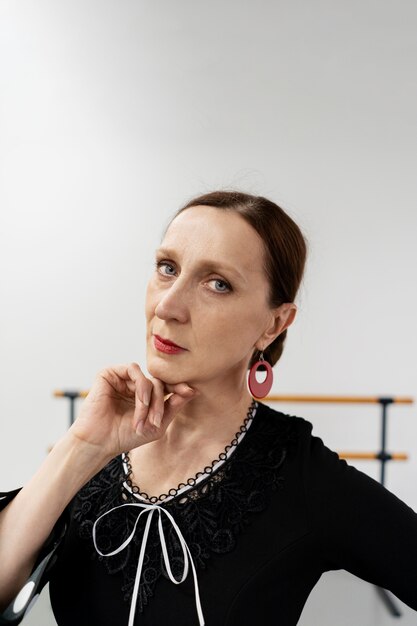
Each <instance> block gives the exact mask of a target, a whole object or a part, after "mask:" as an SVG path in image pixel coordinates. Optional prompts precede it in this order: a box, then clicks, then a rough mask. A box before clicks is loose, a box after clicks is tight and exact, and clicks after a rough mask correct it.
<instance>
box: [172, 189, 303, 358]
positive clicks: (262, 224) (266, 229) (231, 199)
mask: <svg viewBox="0 0 417 626" xmlns="http://www.w3.org/2000/svg"><path fill="white" fill-rule="evenodd" d="M200 205H203V206H210V207H215V208H217V209H226V210H229V211H230V210H231V211H235V212H236V213H238V214H239V215H241V216H242V217H243V219H245V220H246V221H247V222H248V224H250V225H251V226H252V227H253V228H254V229H255V230H256V232H257V233H258V234H259V235H260V237H261V238H262V240H263V242H264V245H265V265H264V267H265V273H266V276H267V277H268V280H269V284H270V292H269V299H268V300H269V306H270V307H271V308H276V307H278V306H280V304H283V303H284V302H293V301H294V299H295V296H296V294H297V291H298V288H299V286H300V283H301V280H302V278H303V274H304V268H305V262H306V257H307V245H308V244H307V240H306V238H305V236H304V235H303V233H302V232H301V230H300V228H299V227H298V226H297V224H296V223H295V222H294V221H293V220H292V219H291V217H290V216H289V215H288V214H287V213H286V212H285V211H284V210H283V209H282V208H281V207H280V206H278V205H277V204H275V203H274V202H271V200H267V199H266V198H263V197H262V196H253V195H250V194H247V193H242V192H239V191H212V192H210V193H206V194H204V195H202V196H198V197H196V198H193V199H192V200H190V201H189V202H187V204H186V205H184V206H183V207H181V208H180V209H178V211H177V212H176V213H175V214H174V216H173V217H172V218H171V220H170V222H169V224H168V226H167V228H166V229H165V232H166V231H167V230H168V227H169V225H170V224H171V222H172V221H173V220H174V219H175V218H176V217H177V215H179V214H180V213H182V212H183V211H185V210H186V209H189V208H191V207H193V206H200ZM286 336H287V329H285V330H284V331H283V332H282V333H281V334H280V335H278V337H277V338H276V339H275V340H274V341H273V342H272V343H271V344H270V345H269V346H268V347H267V348H266V349H265V350H264V358H265V359H266V360H267V361H268V362H269V363H270V364H271V365H275V363H276V362H277V361H278V360H279V358H280V357H281V355H282V351H283V349H284V342H285V338H286ZM258 357H259V353H258V352H257V351H256V350H255V351H254V354H253V355H252V357H251V360H250V362H249V367H251V365H252V364H253V363H255V362H256V361H257V360H258Z"/></svg>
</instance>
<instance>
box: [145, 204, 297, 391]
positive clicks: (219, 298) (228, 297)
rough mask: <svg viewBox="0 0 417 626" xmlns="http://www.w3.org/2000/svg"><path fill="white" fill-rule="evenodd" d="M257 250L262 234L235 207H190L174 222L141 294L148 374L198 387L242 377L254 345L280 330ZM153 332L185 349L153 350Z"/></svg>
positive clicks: (260, 249) (266, 341) (267, 341)
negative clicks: (144, 315)
mask: <svg viewBox="0 0 417 626" xmlns="http://www.w3.org/2000/svg"><path fill="white" fill-rule="evenodd" d="M263 254H264V248H263V242H262V239H261V238H260V237H259V235H258V234H257V232H256V231H255V230H254V229H253V228H252V227H251V226H250V225H249V224H248V223H247V222H246V221H245V220H244V219H243V218H242V217H240V216H239V215H238V214H236V213H234V212H231V211H230V212H229V211H225V210H219V209H216V208H214V207H206V206H196V207H191V208H189V209H186V210H185V211H183V212H182V213H180V215H178V216H177V217H176V218H175V219H174V220H173V222H172V223H171V224H170V226H169V228H168V230H167V232H166V235H165V238H164V240H163V241H162V243H161V245H160V247H159V248H158V249H157V251H156V256H155V260H156V262H157V263H158V267H156V269H155V271H154V272H153V274H152V276H151V278H150V280H149V283H148V286H147V292H146V323H147V335H146V342H147V368H148V371H149V373H150V374H151V376H153V377H155V378H159V379H161V380H163V381H165V382H166V383H169V384H175V383H178V382H187V383H189V384H190V385H191V386H195V387H197V388H198V387H199V386H201V385H204V383H211V382H213V383H215V384H220V385H222V386H226V387H227V386H228V385H229V384H230V385H234V384H236V383H239V382H240V383H241V382H242V380H243V377H244V376H245V375H246V372H247V367H248V363H249V359H250V357H251V355H252V353H253V350H254V348H255V344H257V345H258V346H259V347H266V346H267V345H269V344H270V343H271V342H272V340H273V339H274V338H275V337H276V336H277V335H278V334H279V331H278V332H276V331H277V326H276V312H277V309H275V310H271V309H270V308H269V306H268V303H267V297H268V290H269V284H268V281H267V278H266V275H265V272H264V269H263ZM284 306H285V305H284ZM292 306H293V307H294V308H295V305H292ZM281 323H282V322H281ZM288 325H289V324H288ZM265 333H266V334H265ZM268 333H269V334H268ZM155 334H156V335H158V336H160V337H162V338H163V339H168V340H170V341H172V342H174V343H176V344H177V345H179V346H181V347H183V348H185V350H181V351H180V352H179V353H177V354H168V353H166V352H162V351H160V350H158V349H157V348H156V347H155V344H154V335H155Z"/></svg>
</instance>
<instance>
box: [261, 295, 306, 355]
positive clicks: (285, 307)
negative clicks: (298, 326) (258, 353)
mask: <svg viewBox="0 0 417 626" xmlns="http://www.w3.org/2000/svg"><path fill="white" fill-rule="evenodd" d="M296 313H297V305H296V304H294V302H284V303H283V304H281V305H280V306H279V307H277V308H276V309H272V311H271V323H270V325H269V326H268V328H267V330H266V331H265V332H264V333H263V334H262V336H261V337H260V338H259V340H258V341H259V343H261V342H262V346H261V347H260V348H258V349H259V350H262V349H265V348H267V347H268V346H269V345H270V344H271V343H272V342H273V341H274V340H275V339H276V338H277V337H278V335H280V334H281V333H282V332H284V330H286V329H287V328H288V326H291V324H292V323H293V321H294V319H295V316H296Z"/></svg>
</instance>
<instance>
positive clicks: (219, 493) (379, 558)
mask: <svg viewBox="0 0 417 626" xmlns="http://www.w3.org/2000/svg"><path fill="white" fill-rule="evenodd" d="M312 428H313V426H312V424H311V422H309V421H307V420H305V419H303V418H301V417H296V416H291V415H286V414H284V413H281V412H279V411H275V410H273V409H271V408H270V407H268V406H267V405H265V404H263V403H262V402H258V408H257V411H256V414H255V417H254V419H253V423H252V424H251V426H250V428H249V430H248V432H247V433H246V435H245V436H244V437H243V439H242V440H241V442H240V443H239V445H238V446H237V448H236V449H235V451H234V452H233V454H232V455H231V456H230V457H229V458H227V460H225V461H224V463H223V465H221V466H220V467H219V468H218V469H217V470H216V471H214V472H212V473H211V474H208V475H207V477H206V478H205V479H204V480H202V481H201V482H199V483H198V484H197V485H195V486H194V487H190V489H189V490H188V491H186V492H185V493H182V494H180V495H178V496H176V497H174V498H173V499H171V500H169V501H166V502H162V503H159V506H160V507H161V508H162V509H164V511H162V513H161V515H160V518H161V524H162V530H163V531H164V537H165V539H166V546H167V553H168V557H169V563H170V567H171V568H172V574H173V576H175V578H176V579H177V580H180V579H181V577H182V574H183V566H184V557H183V550H182V547H181V544H180V541H179V539H178V535H177V534H176V531H175V529H174V525H173V523H172V522H171V519H173V520H175V522H176V524H177V525H178V528H179V529H180V531H181V533H182V535H183V538H184V540H185V542H186V544H187V546H188V549H189V550H190V553H191V556H192V559H193V563H194V564H195V568H196V576H197V579H198V590H199V596H200V600H201V608H202V613H203V615H204V620H205V624H206V626H253V624H258V623H260V624H263V626H268V625H270V626H272V625H273V624H276V623H277V619H278V620H279V624H280V626H294V625H295V624H297V622H298V619H299V617H300V614H301V611H302V609H303V607H304V604H305V602H306V600H307V598H308V596H309V594H310V592H311V590H312V589H313V587H314V586H315V584H316V583H317V581H318V580H319V578H320V576H321V574H322V573H323V572H326V571H329V570H338V569H345V570H347V571H348V572H351V573H352V574H354V575H356V576H358V577H359V578H362V579H363V580H365V581H368V582H370V583H374V584H376V585H379V586H380V587H383V588H385V589H388V590H390V591H391V592H393V593H394V594H395V595H396V596H397V597H398V598H399V599H400V600H402V601H403V602H404V603H405V604H407V605H408V606H409V607H411V608H413V609H415V610H416V611H417V514H416V512H414V511H413V509H411V508H410V507H409V506H407V504H405V503H404V502H403V501H401V500H400V499H399V498H397V497H396V496H395V495H394V494H393V493H391V492H390V491H389V490H388V489H386V488H385V487H383V486H382V485H380V484H379V483H378V482H377V481H375V480H374V479H372V478H370V477H369V476H367V475H366V474H364V473H363V472H360V471H359V470H357V469H356V468H355V467H353V466H351V465H349V464H348V463H347V462H346V461H345V460H343V459H340V458H339V456H338V455H337V453H336V452H334V451H332V450H330V449H329V448H327V447H326V446H325V445H324V443H323V441H322V439H321V438H320V437H316V436H313V435H312ZM125 479H126V475H125V471H124V468H123V463H122V457H121V456H120V457H116V458H115V459H113V460H112V461H111V462H110V463H109V464H108V465H107V466H106V467H105V468H104V469H102V470H101V471H100V472H99V473H98V474H97V475H96V476H95V477H94V478H92V479H91V480H90V481H89V482H88V483H87V484H86V485H85V486H84V487H83V489H81V491H80V492H79V493H78V494H77V496H76V497H75V498H74V500H73V501H72V502H71V503H70V505H69V506H68V507H67V510H66V511H65V512H64V514H63V516H62V517H61V518H60V520H59V521H58V523H57V525H56V526H55V528H54V531H53V533H52V534H51V537H50V538H49V540H48V542H47V544H46V545H45V547H44V549H43V550H42V552H41V554H40V556H39V559H38V561H37V564H36V567H37V569H36V567H35V570H34V573H33V576H32V578H33V580H34V583H35V584H34V585H32V586H31V587H30V588H28V591H30V594H29V595H28V598H27V601H26V603H25V604H24V606H23V604H22V605H21V606H19V605H18V604H17V605H16V606H15V612H13V610H12V607H13V603H12V604H11V605H10V607H9V609H8V611H6V612H5V613H4V614H3V616H2V619H3V622H2V621H1V619H0V623H10V624H11V623H13V624H17V623H19V621H20V620H21V618H22V616H23V615H24V613H25V611H26V608H27V606H28V602H29V601H30V598H31V597H32V596H33V595H34V594H35V593H37V591H39V589H40V588H42V586H44V584H45V583H46V582H47V581H48V580H49V581H50V594H51V602H52V607H53V610H54V614H55V617H56V620H57V623H58V624H59V626H74V625H75V624H77V626H114V625H115V624H117V625H122V626H123V625H126V626H127V625H128V621H129V610H130V606H131V601H132V591H133V587H134V581H135V576H136V574H137V568H138V559H139V556H140V548H141V543H142V540H143V538H144V533H145V526H146V523H147V519H149V516H150V511H149V506H150V505H144V506H142V508H141V507H138V506H122V507H121V505H127V504H136V505H138V502H139V501H138V499H137V498H135V496H134V495H133V494H131V493H129V491H127V489H126V488H125V487H124V481H125ZM15 493H16V492H10V493H9V494H8V495H7V496H6V497H5V498H4V499H3V501H2V502H1V501H0V504H1V503H3V504H6V503H7V502H8V501H10V499H11V498H12V497H13V496H14V495H15ZM114 507H120V508H115V510H113V511H111V512H110V513H109V514H108V515H107V516H104V517H103V518H102V519H101V520H100V521H99V522H98V523H97V525H96V528H95V530H96V546H97V548H98V550H99V551H100V552H102V553H103V554H109V553H111V552H116V551H117V549H118V548H119V546H120V545H121V544H123V543H124V541H125V540H126V539H127V538H128V537H129V536H130V535H131V534H132V535H133V536H132V539H131V541H130V543H128V545H127V546H126V547H125V548H124V549H122V550H121V551H120V552H119V553H117V554H114V555H113V556H100V555H99V554H98V551H97V550H96V547H95V546H94V542H93V538H92V530H93V525H94V523H95V522H96V520H97V519H98V518H99V517H100V516H101V515H103V514H104V513H106V512H108V511H110V510H111V509H113V508H114ZM145 508H146V509H147V510H146V511H145ZM143 511H145V513H143V515H142V516H141V517H140V518H139V521H138V522H137V519H138V515H139V513H141V512H143ZM167 513H170V515H171V516H172V517H171V518H170V517H169V516H168V514H167ZM158 518H159V510H158V509H155V510H154V511H153V517H152V519H151V520H150V527H149V536H148V539H147V545H146V549H145V552H144V555H143V556H144V560H143V567H142V571H141V578H140V584H139V587H138V593H137V594H136V595H135V597H137V604H136V612H135V621H134V623H135V625H136V624H137V625H140V626H155V625H156V624H158V625H162V624H163V625H164V626H178V625H179V624H181V626H198V625H199V623H203V622H199V617H198V614H197V605H196V602H197V600H196V587H195V581H194V577H193V571H192V566H191V564H190V566H189V571H188V576H187V577H186V579H185V580H184V582H182V583H181V584H173V582H172V581H171V580H170V578H169V575H168V573H167V570H166V566H165V561H164V557H163V552H162V549H161V539H160V535H159V530H158ZM136 522H137V526H136V530H134V527H135V523H136ZM133 531H134V532H133ZM32 587H33V588H32ZM22 603H23V600H22ZM18 609H19V610H18ZM132 623H133V622H132Z"/></svg>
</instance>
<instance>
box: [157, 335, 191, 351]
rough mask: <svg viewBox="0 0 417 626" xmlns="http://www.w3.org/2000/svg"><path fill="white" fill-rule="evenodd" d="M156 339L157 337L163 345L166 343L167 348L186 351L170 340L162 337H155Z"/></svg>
mask: <svg viewBox="0 0 417 626" xmlns="http://www.w3.org/2000/svg"><path fill="white" fill-rule="evenodd" d="M154 337H156V338H157V339H158V341H160V342H161V343H164V344H165V345H166V346H173V347H174V348H181V349H182V350H185V348H183V347H182V346H179V345H178V344H177V343H174V342H173V341H170V340H169V339H164V338H163V337H161V336H160V335H154Z"/></svg>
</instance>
